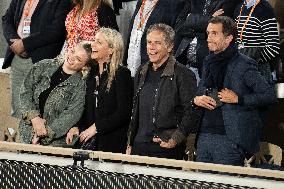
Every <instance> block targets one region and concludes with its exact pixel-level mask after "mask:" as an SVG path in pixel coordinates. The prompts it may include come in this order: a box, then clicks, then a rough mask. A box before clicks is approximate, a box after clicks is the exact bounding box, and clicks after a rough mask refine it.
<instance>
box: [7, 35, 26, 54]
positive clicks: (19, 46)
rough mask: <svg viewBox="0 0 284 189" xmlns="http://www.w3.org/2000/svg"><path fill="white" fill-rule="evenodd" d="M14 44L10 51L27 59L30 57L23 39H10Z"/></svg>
mask: <svg viewBox="0 0 284 189" xmlns="http://www.w3.org/2000/svg"><path fill="white" fill-rule="evenodd" d="M10 41H11V42H12V45H11V46H10V49H11V50H12V51H13V52H14V53H15V54H16V55H19V56H20V57H23V58H26V57H28V54H27V52H26V50H25V47H24V44H23V40H22V39H10Z"/></svg>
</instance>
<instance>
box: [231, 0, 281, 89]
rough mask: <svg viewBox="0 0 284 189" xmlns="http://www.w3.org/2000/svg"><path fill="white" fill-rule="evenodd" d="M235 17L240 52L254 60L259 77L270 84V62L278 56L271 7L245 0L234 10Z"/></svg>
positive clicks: (277, 40)
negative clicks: (261, 76)
mask: <svg viewBox="0 0 284 189" xmlns="http://www.w3.org/2000/svg"><path fill="white" fill-rule="evenodd" d="M235 17H236V20H237V27H238V40H237V42H238V44H239V49H240V52H242V53H243V54H245V55H247V56H249V57H251V58H253V59H254V60H256V61H257V63H258V69H259V71H260V73H261V75H263V76H264V77H265V78H266V80H267V81H268V82H270V83H271V80H272V77H271V71H272V70H273V69H274V68H273V67H271V66H272V64H273V63H272V61H273V59H274V58H275V57H276V56H277V55H278V54H279V32H278V29H277V21H276V18H275V14H274V11H273V9H272V7H271V6H270V4H269V3H268V2H267V1H266V0H245V1H243V3H241V4H240V5H239V6H238V7H237V8H236V10H235ZM271 68H272V70H271Z"/></svg>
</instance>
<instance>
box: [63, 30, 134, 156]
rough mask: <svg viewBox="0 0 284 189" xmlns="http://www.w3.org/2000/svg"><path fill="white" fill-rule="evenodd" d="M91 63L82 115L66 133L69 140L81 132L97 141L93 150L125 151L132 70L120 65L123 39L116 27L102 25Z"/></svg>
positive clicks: (131, 88)
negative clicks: (110, 27)
mask: <svg viewBox="0 0 284 189" xmlns="http://www.w3.org/2000/svg"><path fill="white" fill-rule="evenodd" d="M92 51H93V52H92V58H93V59H94V60H95V62H96V64H95V65H93V66H92V69H91V72H90V74H89V78H88V80H87V91H86V104H85V110H84V113H83V117H82V118H81V121H80V122H79V123H78V124H77V126H76V127H73V128H72V129H70V131H69V133H68V134H67V141H66V142H67V143H71V141H72V139H73V135H75V134H79V130H84V131H83V132H81V133H80V141H81V142H83V143H86V142H89V141H91V140H92V141H94V140H95V142H94V143H93V142H92V144H94V145H92V146H91V148H90V149H92V150H99V151H107V152H118V153H122V152H124V151H125V148H126V140H127V137H126V134H127V128H128V125H129V122H130V116H131V109H132V98H133V83H132V78H131V76H130V71H129V70H128V69H127V68H125V67H123V66H122V65H121V63H122V58H123V57H122V54H123V41H122V37H121V34H120V33H119V32H117V31H116V30H113V29H109V28H101V29H100V31H99V32H98V33H97V35H96V37H95V41H94V42H93V43H92Z"/></svg>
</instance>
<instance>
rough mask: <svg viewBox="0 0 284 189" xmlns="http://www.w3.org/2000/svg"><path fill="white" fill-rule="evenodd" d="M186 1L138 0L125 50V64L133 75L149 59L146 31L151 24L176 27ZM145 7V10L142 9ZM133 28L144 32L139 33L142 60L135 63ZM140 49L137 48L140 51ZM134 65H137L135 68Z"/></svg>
mask: <svg viewBox="0 0 284 189" xmlns="http://www.w3.org/2000/svg"><path fill="white" fill-rule="evenodd" d="M184 3H185V0H138V2H137V5H136V9H135V11H134V14H133V17H132V19H131V22H130V26H129V32H128V39H127V43H126V48H125V49H126V50H125V56H124V64H127V66H128V68H129V69H130V71H131V75H132V77H134V75H135V73H136V71H137V69H138V67H139V65H141V64H145V63H146V62H147V61H148V60H149V58H148V55H147V50H146V31H147V29H148V28H149V27H150V26H151V25H153V24H156V23H164V24H167V25H169V26H171V27H174V26H175V23H176V18H177V16H178V14H179V12H180V11H181V10H182V8H183V6H184ZM148 4H151V5H150V6H149V7H147V5H148ZM143 9H144V11H142V10H143ZM141 15H142V16H141ZM141 18H142V19H141ZM141 20H144V21H143V22H141ZM139 24H141V28H140V29H138V27H139V26H138V25H139ZM133 30H140V31H141V32H142V34H141V35H139V34H137V35H138V36H139V40H141V43H139V46H140V48H139V49H140V54H139V56H141V57H140V60H139V61H137V62H135V63H132V61H133V60H132V59H133V57H129V55H131V53H130V54H129V49H133V47H132V46H131V44H133V43H134V40H131V39H133V38H131V37H133V36H131V35H136V34H135V32H133ZM137 33H139V32H137ZM134 46H135V44H134ZM139 49H138V48H137V50H138V51H139ZM135 50H136V49H135ZM135 50H134V51H135ZM136 57H137V56H136ZM132 64H135V65H132ZM136 64H138V65H136ZM133 66H135V67H134V68H133Z"/></svg>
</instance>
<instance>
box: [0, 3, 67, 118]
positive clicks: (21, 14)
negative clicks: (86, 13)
mask: <svg viewBox="0 0 284 189" xmlns="http://www.w3.org/2000/svg"><path fill="white" fill-rule="evenodd" d="M70 9H71V3H70V1H69V0H12V1H11V4H10V6H9V8H8V9H7V11H6V13H5V15H4V16H3V17H2V26H3V33H4V37H5V38H6V41H7V43H8V45H9V47H8V48H7V51H6V55H5V59H4V63H3V67H2V68H3V69H5V68H8V67H10V66H11V85H12V87H11V88H12V111H13V113H12V114H13V115H14V116H16V117H18V116H20V115H18V112H17V109H18V103H19V100H18V98H19V90H20V86H21V83H22V81H23V80H24V77H25V76H26V74H27V73H28V72H29V70H30V68H31V66H32V63H36V62H38V61H40V60H42V59H50V58H54V57H56V56H57V55H58V54H59V53H60V51H61V49H62V46H63V43H64V41H65V38H66V31H65V24H64V22H65V18H66V15H67V14H68V12H69V11H70Z"/></svg>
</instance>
